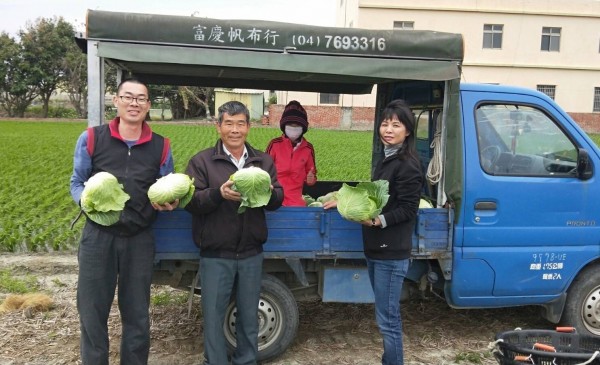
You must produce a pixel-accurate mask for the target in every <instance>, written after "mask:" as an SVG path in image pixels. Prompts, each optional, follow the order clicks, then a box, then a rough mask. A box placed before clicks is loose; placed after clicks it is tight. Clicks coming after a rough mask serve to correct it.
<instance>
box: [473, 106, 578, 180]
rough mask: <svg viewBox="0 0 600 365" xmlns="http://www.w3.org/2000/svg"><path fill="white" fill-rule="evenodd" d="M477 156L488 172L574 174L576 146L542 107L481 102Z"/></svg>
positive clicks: (493, 173) (539, 174)
mask: <svg viewBox="0 0 600 365" xmlns="http://www.w3.org/2000/svg"><path fill="white" fill-rule="evenodd" d="M475 123H476V127H477V139H478V144H479V147H478V148H479V160H480V164H481V167H482V169H483V170H484V171H485V172H486V173H488V174H490V175H517V176H559V177H573V176H574V170H575V168H576V163H577V162H576V161H577V148H576V146H575V145H574V144H573V143H572V142H571V140H570V139H569V138H568V137H567V136H566V135H565V133H564V132H563V131H562V130H561V129H560V128H559V127H558V126H557V125H556V123H555V122H554V121H553V120H552V119H551V118H550V117H548V115H546V114H545V113H544V112H543V111H541V110H539V109H536V108H533V107H530V106H526V105H500V104H484V105H480V106H479V107H478V108H477V110H476V112H475Z"/></svg>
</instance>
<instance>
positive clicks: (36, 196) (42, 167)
mask: <svg viewBox="0 0 600 365" xmlns="http://www.w3.org/2000/svg"><path fill="white" fill-rule="evenodd" d="M151 125H152V128H153V130H154V131H156V132H157V133H160V134H162V135H163V136H166V137H169V138H170V139H171V145H172V149H173V156H174V159H175V170H176V171H177V172H183V171H184V169H185V166H186V165H187V162H188V160H189V158H190V157H191V156H193V155H194V154H195V153H196V152H198V151H199V150H202V149H204V148H207V147H210V146H212V145H214V143H215V142H216V140H217V133H216V129H215V127H214V125H212V124H204V125H199V124H175V123H153V124H151ZM86 127H87V124H86V123H85V122H47V121H43V122H36V121H0V198H1V199H2V200H1V201H2V204H0V252H3V251H4V252H20V251H32V252H35V251H56V250H70V249H73V248H76V247H77V241H78V238H79V234H80V231H81V228H82V226H83V219H80V220H79V221H78V222H77V223H76V224H75V225H74V227H73V229H71V228H70V225H71V222H72V221H73V219H74V218H75V217H76V216H77V213H78V207H77V205H76V204H75V203H74V202H73V200H72V199H71V196H70V194H69V179H70V177H71V172H72V169H73V150H74V147H75V142H76V141H77V137H78V136H79V135H80V134H81V132H82V131H84V130H85V128H86ZM280 134H281V131H280V130H279V129H278V128H272V127H262V126H254V127H252V129H251V130H250V134H249V137H248V141H249V142H250V143H251V144H252V145H253V146H254V147H256V148H259V149H262V150H264V149H265V148H266V146H267V144H268V142H269V141H270V140H271V139H272V138H274V137H276V136H279V135H280ZM306 137H307V139H308V140H309V141H310V142H311V143H312V144H313V145H314V147H315V153H316V160H317V169H318V177H319V180H345V181H361V180H368V179H369V171H370V166H371V138H372V135H371V132H367V131H334V130H322V129H311V130H309V132H308V133H307V134H306ZM591 137H592V139H593V140H594V141H595V143H596V144H597V145H600V135H592V136H591Z"/></svg>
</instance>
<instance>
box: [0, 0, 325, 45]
mask: <svg viewBox="0 0 600 365" xmlns="http://www.w3.org/2000/svg"><path fill="white" fill-rule="evenodd" d="M336 4H337V1H336V0H0V31H4V32H7V33H8V34H10V35H11V36H13V37H14V36H16V35H17V34H18V32H19V30H20V29H25V26H26V24H27V22H31V23H35V20H36V19H37V18H40V17H43V18H53V17H54V16H57V17H58V16H62V17H63V18H64V19H65V20H66V21H68V22H69V23H71V24H73V25H74V26H75V29H76V30H78V31H83V30H85V25H84V24H85V14H86V11H87V9H92V10H106V11H119V12H132V13H147V14H163V15H184V16H191V15H194V16H198V17H204V18H216V19H252V20H273V21H281V22H288V23H301V24H309V25H322V26H334V25H335V7H336Z"/></svg>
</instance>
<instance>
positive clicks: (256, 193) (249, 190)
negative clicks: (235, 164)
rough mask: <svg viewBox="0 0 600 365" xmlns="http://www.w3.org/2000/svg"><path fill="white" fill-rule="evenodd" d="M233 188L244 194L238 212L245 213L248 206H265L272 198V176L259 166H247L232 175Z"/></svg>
mask: <svg viewBox="0 0 600 365" xmlns="http://www.w3.org/2000/svg"><path fill="white" fill-rule="evenodd" d="M229 180H231V181H233V186H232V190H234V191H237V192H239V193H240V194H241V195H242V203H241V204H240V207H239V208H238V213H243V212H244V211H245V210H246V208H258V207H262V206H265V205H267V204H268V203H269V199H271V176H270V175H269V173H268V172H266V171H265V170H263V169H261V168H259V167H254V166H251V167H246V168H244V169H241V170H238V171H237V172H236V173H235V174H233V175H231V177H230V178H229Z"/></svg>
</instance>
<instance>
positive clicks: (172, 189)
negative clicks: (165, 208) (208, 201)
mask: <svg viewBox="0 0 600 365" xmlns="http://www.w3.org/2000/svg"><path fill="white" fill-rule="evenodd" d="M194 190H195V187H194V179H191V178H190V177H189V176H187V175H186V174H180V173H171V174H168V175H165V176H163V177H161V178H160V179H158V180H156V182H155V183H154V184H152V185H151V186H150V189H148V199H150V201H151V202H153V203H157V204H160V205H164V204H165V203H172V202H174V201H175V200H176V199H179V206H180V207H181V208H183V207H185V206H186V205H187V204H188V203H189V202H190V200H192V196H193V195H194Z"/></svg>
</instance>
